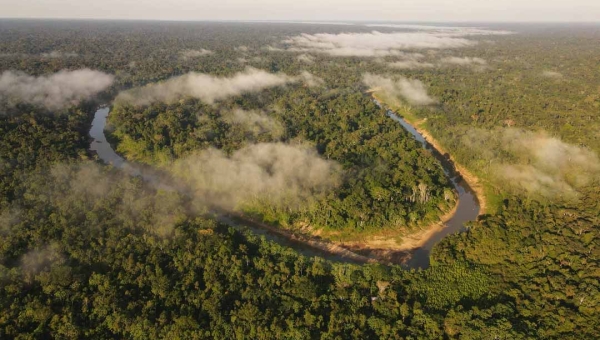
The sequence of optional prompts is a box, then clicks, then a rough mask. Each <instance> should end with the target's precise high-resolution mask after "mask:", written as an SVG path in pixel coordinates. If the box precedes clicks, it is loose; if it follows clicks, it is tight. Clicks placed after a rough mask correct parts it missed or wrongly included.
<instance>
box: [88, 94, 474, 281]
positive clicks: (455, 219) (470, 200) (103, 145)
mask: <svg viewBox="0 0 600 340" xmlns="http://www.w3.org/2000/svg"><path fill="white" fill-rule="evenodd" d="M376 103H377V102H376ZM377 104H378V105H379V103H377ZM108 114H109V108H108V107H103V108H100V109H98V110H97V111H96V113H95V115H94V120H93V122H92V128H91V129H90V136H91V137H92V142H91V144H90V150H91V151H94V152H96V153H97V155H98V157H99V158H100V159H101V160H102V161H103V162H104V163H106V164H111V165H113V166H114V167H116V168H119V169H122V170H124V171H126V172H127V173H129V174H131V175H134V176H142V177H143V178H144V179H145V180H147V181H150V182H152V181H154V180H155V178H156V177H155V176H153V174H152V173H151V172H147V171H142V168H141V167H137V166H135V165H134V164H130V163H129V162H127V161H125V160H124V159H123V158H122V157H121V156H119V155H118V154H117V153H116V152H115V151H114V150H113V148H112V147H111V146H110V144H109V143H108V141H107V140H106V136H105V134H104V129H105V127H106V119H107V117H108ZM387 114H388V116H389V117H390V118H391V119H393V120H394V121H396V122H398V123H400V124H401V125H402V126H403V127H404V128H405V129H406V131H408V132H409V133H410V134H411V135H412V136H413V137H414V138H415V139H416V140H417V141H418V142H420V143H421V145H422V146H423V147H424V148H426V149H427V150H429V151H430V152H432V153H433V155H434V156H435V157H436V158H437V159H438V160H439V161H440V162H441V164H442V166H443V169H444V172H445V173H446V175H447V176H448V177H449V179H450V181H451V182H452V185H453V186H454V188H455V189H456V191H457V192H458V199H459V201H458V206H457V209H456V212H455V214H454V215H453V216H452V217H451V218H450V219H449V220H448V222H446V225H445V227H444V228H442V229H440V230H439V231H438V232H437V233H435V234H433V235H432V236H431V237H430V238H429V239H428V240H427V242H426V243H425V244H424V245H423V247H421V248H418V249H416V250H415V251H414V252H413V254H412V257H411V258H410V260H409V261H408V262H407V263H405V264H404V265H403V266H404V267H405V268H421V269H424V268H427V267H428V266H429V255H430V253H431V250H432V249H433V247H434V246H435V245H436V244H437V243H438V242H439V241H440V240H441V239H443V238H444V237H446V236H447V235H449V234H452V233H456V232H460V231H462V230H464V228H465V227H464V224H465V223H466V222H468V221H473V220H475V219H476V218H477V215H478V214H479V203H478V201H477V198H476V197H475V195H474V193H473V191H472V190H471V188H470V187H469V185H468V184H467V183H466V182H465V181H464V180H463V179H462V178H461V177H460V175H459V174H458V173H457V172H456V170H455V169H454V166H453V164H452V162H450V161H449V160H448V159H447V157H444V156H443V155H441V154H440V153H439V152H437V150H435V149H434V148H433V147H432V146H431V145H430V144H429V143H428V142H427V141H426V140H425V138H424V137H423V136H422V135H421V134H420V133H419V132H418V131H417V130H415V129H414V127H413V126H411V125H410V124H409V123H408V122H406V121H405V120H404V119H402V118H401V117H399V116H397V115H395V114H394V112H392V111H388V112H387ZM217 219H218V220H219V221H220V222H222V223H225V224H228V225H231V226H233V227H236V228H242V227H246V228H249V229H250V230H252V231H253V232H254V233H256V234H259V235H264V236H265V238H267V239H268V240H271V241H274V242H277V243H279V244H281V245H283V246H287V247H291V248H293V249H295V250H296V251H298V252H299V253H301V254H304V255H306V256H320V257H324V258H326V259H328V260H331V261H336V262H350V263H364V262H366V260H367V258H366V257H362V256H360V255H357V254H354V253H352V252H350V251H344V250H343V249H342V250H341V252H342V253H345V255H343V254H340V250H339V249H338V250H337V251H335V252H328V251H326V250H325V249H326V248H327V243H325V242H320V241H306V240H302V239H296V238H295V237H290V235H287V234H285V233H280V232H275V231H274V230H272V228H269V227H268V226H261V225H260V223H254V222H249V221H243V220H241V219H240V218H235V217H232V216H227V215H219V216H217ZM269 229H271V230H269ZM338 248H339V247H338Z"/></svg>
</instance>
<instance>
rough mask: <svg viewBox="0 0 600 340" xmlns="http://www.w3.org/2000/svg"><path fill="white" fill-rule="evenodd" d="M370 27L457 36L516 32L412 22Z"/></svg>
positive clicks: (370, 25) (369, 25) (371, 25)
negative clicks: (414, 23) (413, 23)
mask: <svg viewBox="0 0 600 340" xmlns="http://www.w3.org/2000/svg"><path fill="white" fill-rule="evenodd" d="M365 26H368V27H389V28H399V29H406V30H411V31H426V32H433V33H440V34H446V35H455V36H470V35H509V34H514V32H511V31H506V30H492V29H486V28H482V27H466V26H463V27H461V26H433V25H412V24H367V25H365Z"/></svg>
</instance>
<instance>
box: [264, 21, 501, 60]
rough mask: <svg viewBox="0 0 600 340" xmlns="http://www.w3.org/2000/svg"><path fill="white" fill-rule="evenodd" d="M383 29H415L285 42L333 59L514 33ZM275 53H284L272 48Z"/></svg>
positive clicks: (394, 53) (465, 43) (395, 52)
mask: <svg viewBox="0 0 600 340" xmlns="http://www.w3.org/2000/svg"><path fill="white" fill-rule="evenodd" d="M367 26H381V27H394V28H404V29H411V31H408V32H393V33H382V32H378V31H373V32H371V33H340V34H331V33H319V34H302V35H298V36H294V37H291V38H289V39H286V40H284V41H283V43H284V44H287V45H288V49H287V51H296V52H319V53H326V54H329V55H332V56H340V57H345V56H356V57H383V56H399V55H402V52H401V51H402V50H413V49H448V48H461V47H468V46H472V45H475V44H476V43H477V42H476V41H474V40H469V39H466V38H465V37H468V36H473V35H498V34H510V33H511V32H507V31H494V30H486V29H481V28H475V27H437V26H421V25H392V24H377V25H367ZM270 48H271V50H279V51H280V50H282V49H281V48H279V47H272V46H271V47H270Z"/></svg>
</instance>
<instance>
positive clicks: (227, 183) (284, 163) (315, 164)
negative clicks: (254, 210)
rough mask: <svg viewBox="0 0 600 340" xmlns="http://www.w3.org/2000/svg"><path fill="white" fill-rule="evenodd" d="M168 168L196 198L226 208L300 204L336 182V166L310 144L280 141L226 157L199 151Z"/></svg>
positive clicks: (214, 152)
mask: <svg viewBox="0 0 600 340" xmlns="http://www.w3.org/2000/svg"><path fill="white" fill-rule="evenodd" d="M172 169H173V173H174V174H175V176H176V178H178V179H179V180H181V181H183V183H186V186H188V187H189V188H190V189H191V190H193V191H194V193H195V197H197V198H198V199H199V200H205V201H206V202H210V203H211V204H216V205H219V206H222V207H224V208H230V209H233V208H239V207H240V205H247V204H252V203H254V202H256V201H259V202H263V203H266V204H269V205H273V206H277V207H281V206H286V207H297V206H300V205H303V204H305V203H306V202H307V201H308V200H310V199H311V198H312V197H314V196H315V195H318V194H320V193H324V192H326V191H328V190H330V189H332V188H333V187H335V186H336V185H338V183H339V173H340V171H341V167H340V166H339V165H338V164H337V163H335V162H332V161H329V160H325V159H323V158H321V157H320V156H319V155H318V154H317V153H316V151H315V150H313V149H310V148H307V147H302V146H293V145H288V144H282V143H262V144H256V145H251V146H248V147H246V148H243V149H240V150H238V151H235V152H234V153H233V154H232V155H231V156H227V155H225V154H224V153H223V152H221V151H219V150H215V149H209V150H204V151H201V152H198V153H196V154H193V155H191V156H189V157H186V158H185V159H181V160H178V161H176V162H175V163H174V165H173V168H172Z"/></svg>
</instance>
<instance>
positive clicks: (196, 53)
mask: <svg viewBox="0 0 600 340" xmlns="http://www.w3.org/2000/svg"><path fill="white" fill-rule="evenodd" d="M213 53H214V52H213V51H210V50H205V49H203V48H202V49H199V50H183V51H181V52H179V54H180V55H181V57H182V58H183V59H191V58H198V57H204V56H207V55H211V54H213Z"/></svg>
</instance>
